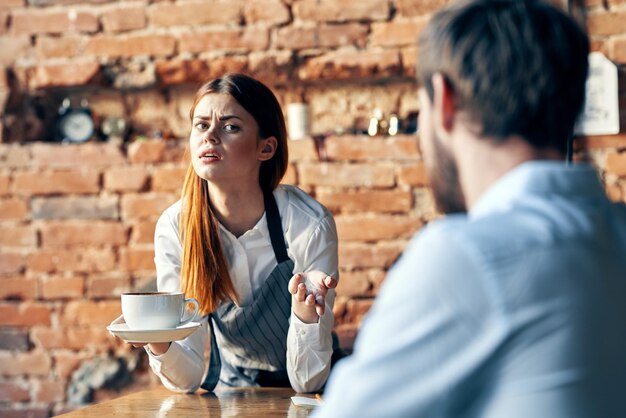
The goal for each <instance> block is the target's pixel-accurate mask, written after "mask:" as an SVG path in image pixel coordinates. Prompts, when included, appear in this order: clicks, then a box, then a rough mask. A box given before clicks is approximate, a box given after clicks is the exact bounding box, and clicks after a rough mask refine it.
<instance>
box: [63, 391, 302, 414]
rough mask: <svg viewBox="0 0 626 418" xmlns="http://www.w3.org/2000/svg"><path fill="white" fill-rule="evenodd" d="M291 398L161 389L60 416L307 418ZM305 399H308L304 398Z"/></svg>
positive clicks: (268, 393)
mask: <svg viewBox="0 0 626 418" xmlns="http://www.w3.org/2000/svg"><path fill="white" fill-rule="evenodd" d="M293 395H295V393H294V391H293V390H291V389H284V388H236V389H229V388H227V389H218V390H216V391H215V392H205V391H202V390H201V391H199V392H198V393H194V394H181V393H176V392H171V391H169V390H167V389H165V388H164V387H159V388H156V389H151V390H146V391H143V392H136V393H133V394H130V395H126V396H122V397H120V398H117V399H112V400H110V401H106V402H102V403H99V404H96V405H91V406H87V407H85V408H82V409H77V410H76V411H72V412H70V413H67V414H63V415H60V416H61V417H64V418H74V417H81V418H89V417H94V418H95V417H97V418H102V417H142V418H144V417H150V418H162V417H163V418H165V417H168V418H174V417H185V418H190V417H217V418H230V417H250V418H252V417H254V418H267V417H288V418H300V417H308V416H309V413H311V411H312V410H311V409H304V408H302V407H296V406H294V405H293V404H292V403H291V399H290V398H291V397H292V396H293ZM305 396H308V395H305Z"/></svg>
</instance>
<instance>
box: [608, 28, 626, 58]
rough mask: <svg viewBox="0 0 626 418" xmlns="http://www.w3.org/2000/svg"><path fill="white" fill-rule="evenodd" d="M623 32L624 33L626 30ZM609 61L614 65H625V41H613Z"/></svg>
mask: <svg viewBox="0 0 626 418" xmlns="http://www.w3.org/2000/svg"><path fill="white" fill-rule="evenodd" d="M624 32H626V29H625V30H624ZM611 59H612V60H613V61H614V62H615V63H619V64H626V39H615V40H614V41H613V45H612V52H611Z"/></svg>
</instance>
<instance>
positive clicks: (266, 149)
mask: <svg viewBox="0 0 626 418" xmlns="http://www.w3.org/2000/svg"><path fill="white" fill-rule="evenodd" d="M277 147H278V140H277V139H276V137H273V136H268V137H267V138H264V139H261V140H260V141H259V149H258V155H259V161H267V160H269V159H271V158H272V157H273V156H274V154H276V148H277Z"/></svg>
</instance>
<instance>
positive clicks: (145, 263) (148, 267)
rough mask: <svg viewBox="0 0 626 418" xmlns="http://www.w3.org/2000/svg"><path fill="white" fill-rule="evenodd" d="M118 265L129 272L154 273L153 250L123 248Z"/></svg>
mask: <svg viewBox="0 0 626 418" xmlns="http://www.w3.org/2000/svg"><path fill="white" fill-rule="evenodd" d="M120 264H121V265H122V266H123V267H124V268H125V269H126V271H129V272H138V271H154V270H155V267H154V250H153V249H152V248H150V249H133V248H124V249H123V250H122V253H121V262H120Z"/></svg>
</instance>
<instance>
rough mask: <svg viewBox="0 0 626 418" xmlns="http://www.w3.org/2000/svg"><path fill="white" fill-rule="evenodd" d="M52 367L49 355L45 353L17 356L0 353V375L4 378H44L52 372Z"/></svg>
mask: <svg viewBox="0 0 626 418" xmlns="http://www.w3.org/2000/svg"><path fill="white" fill-rule="evenodd" d="M51 366H52V361H51V360H50V357H48V353H45V352H43V351H31V352H28V353H17V354H11V353H7V352H0V375H3V376H20V375H28V376H43V375H46V374H48V373H49V372H50V369H51Z"/></svg>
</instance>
